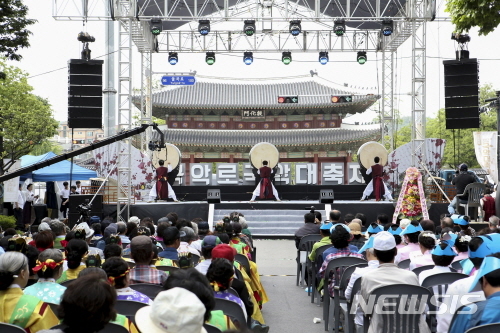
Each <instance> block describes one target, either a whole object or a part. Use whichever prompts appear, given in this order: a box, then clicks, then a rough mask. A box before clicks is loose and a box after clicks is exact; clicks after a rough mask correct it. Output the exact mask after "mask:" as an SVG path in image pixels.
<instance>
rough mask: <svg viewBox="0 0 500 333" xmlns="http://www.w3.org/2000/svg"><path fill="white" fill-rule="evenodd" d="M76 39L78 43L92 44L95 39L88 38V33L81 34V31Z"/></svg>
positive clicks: (92, 37)
mask: <svg viewBox="0 0 500 333" xmlns="http://www.w3.org/2000/svg"><path fill="white" fill-rule="evenodd" d="M76 39H78V41H79V42H82V43H93V42H95V37H94V36H90V35H89V33H88V32H83V31H82V32H80V33H79V34H78V37H77V38H76Z"/></svg>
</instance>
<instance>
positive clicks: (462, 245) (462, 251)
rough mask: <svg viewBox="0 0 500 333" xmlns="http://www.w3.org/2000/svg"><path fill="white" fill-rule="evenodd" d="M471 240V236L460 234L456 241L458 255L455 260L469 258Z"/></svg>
mask: <svg viewBox="0 0 500 333" xmlns="http://www.w3.org/2000/svg"><path fill="white" fill-rule="evenodd" d="M470 240H471V236H467V235H465V236H458V238H457V239H456V241H455V250H456V251H457V253H458V255H457V256H456V257H455V259H453V262H455V261H461V260H463V259H467V258H469V242H470Z"/></svg>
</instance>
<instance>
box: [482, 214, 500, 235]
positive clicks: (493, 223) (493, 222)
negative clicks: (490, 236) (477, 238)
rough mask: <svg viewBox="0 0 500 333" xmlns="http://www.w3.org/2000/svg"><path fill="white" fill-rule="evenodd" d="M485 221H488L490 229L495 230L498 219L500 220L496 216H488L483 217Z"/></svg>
mask: <svg viewBox="0 0 500 333" xmlns="http://www.w3.org/2000/svg"><path fill="white" fill-rule="evenodd" d="M485 221H488V226H489V227H490V229H491V230H495V231H496V230H497V229H498V221H500V219H499V218H498V216H495V215H493V216H490V218H489V219H488V220H486V219H485Z"/></svg>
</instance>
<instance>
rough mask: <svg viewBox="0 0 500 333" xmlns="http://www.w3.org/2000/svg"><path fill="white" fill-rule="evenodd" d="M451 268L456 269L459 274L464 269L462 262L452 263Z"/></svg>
mask: <svg viewBox="0 0 500 333" xmlns="http://www.w3.org/2000/svg"><path fill="white" fill-rule="evenodd" d="M451 267H452V268H453V269H455V270H456V271H457V272H458V273H462V270H463V267H462V264H461V263H460V261H455V262H452V263H451Z"/></svg>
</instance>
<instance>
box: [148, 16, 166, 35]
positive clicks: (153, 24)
mask: <svg viewBox="0 0 500 333" xmlns="http://www.w3.org/2000/svg"><path fill="white" fill-rule="evenodd" d="M149 28H150V30H151V33H152V34H153V35H154V36H158V35H159V34H160V33H161V32H162V31H163V26H162V21H161V19H157V18H153V19H151V20H150V21H149Z"/></svg>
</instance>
